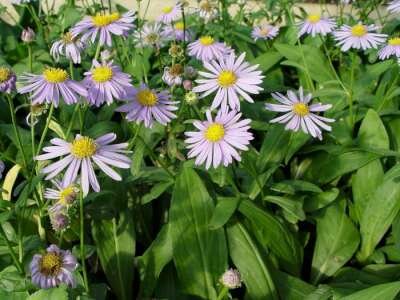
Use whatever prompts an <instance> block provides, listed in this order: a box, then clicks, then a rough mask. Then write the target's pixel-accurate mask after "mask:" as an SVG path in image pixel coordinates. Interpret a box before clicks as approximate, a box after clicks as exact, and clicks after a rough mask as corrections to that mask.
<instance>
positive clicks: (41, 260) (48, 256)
mask: <svg viewBox="0 0 400 300" xmlns="http://www.w3.org/2000/svg"><path fill="white" fill-rule="evenodd" d="M77 267H78V263H77V261H76V258H75V256H73V255H72V253H71V251H69V250H62V249H60V248H58V247H57V246H56V245H50V246H49V247H48V248H47V249H46V253H44V254H35V255H34V256H33V258H32V261H31V263H30V271H31V276H32V283H33V284H35V285H37V286H39V287H40V288H42V289H49V288H52V287H56V286H59V285H60V284H62V283H64V284H66V285H68V286H70V287H75V286H76V280H75V278H74V275H73V272H74V271H75V270H76V268H77Z"/></svg>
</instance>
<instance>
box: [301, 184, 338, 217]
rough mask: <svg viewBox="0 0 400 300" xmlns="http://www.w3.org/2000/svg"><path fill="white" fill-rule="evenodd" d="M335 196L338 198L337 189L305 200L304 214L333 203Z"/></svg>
mask: <svg viewBox="0 0 400 300" xmlns="http://www.w3.org/2000/svg"><path fill="white" fill-rule="evenodd" d="M337 196H339V189H337V188H332V189H330V190H328V191H325V192H322V193H319V194H314V195H312V196H310V197H307V198H305V200H304V205H303V208H304V210H305V211H306V212H312V211H316V210H318V209H321V208H324V207H325V206H327V205H328V204H329V203H331V202H333V201H335V199H336V198H337Z"/></svg>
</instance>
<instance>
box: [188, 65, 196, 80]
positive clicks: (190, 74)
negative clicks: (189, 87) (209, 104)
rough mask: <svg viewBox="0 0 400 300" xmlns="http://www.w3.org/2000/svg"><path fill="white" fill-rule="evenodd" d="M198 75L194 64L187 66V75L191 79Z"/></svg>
mask: <svg viewBox="0 0 400 300" xmlns="http://www.w3.org/2000/svg"><path fill="white" fill-rule="evenodd" d="M196 76H197V70H196V69H195V68H193V67H192V66H186V67H185V77H187V78H189V79H194V78H195V77H196Z"/></svg>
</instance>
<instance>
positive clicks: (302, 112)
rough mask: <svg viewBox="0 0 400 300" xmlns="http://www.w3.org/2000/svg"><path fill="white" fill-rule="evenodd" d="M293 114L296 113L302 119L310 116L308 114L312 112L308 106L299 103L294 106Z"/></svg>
mask: <svg viewBox="0 0 400 300" xmlns="http://www.w3.org/2000/svg"><path fill="white" fill-rule="evenodd" d="M293 112H294V113H295V114H296V115H298V116H300V117H304V116H307V115H308V113H309V112H310V110H309V109H308V106H307V104H305V103H302V102H298V103H295V104H294V105H293Z"/></svg>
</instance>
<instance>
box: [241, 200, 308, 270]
mask: <svg viewBox="0 0 400 300" xmlns="http://www.w3.org/2000/svg"><path fill="white" fill-rule="evenodd" d="M239 211H240V212H241V213H242V214H243V215H245V216H246V218H247V219H248V220H249V221H250V224H251V225H252V233H253V234H254V235H255V236H256V238H257V239H258V241H259V242H260V243H261V245H262V246H264V247H268V248H269V249H271V251H272V252H273V253H274V254H275V255H276V256H277V257H278V259H279V263H280V264H281V265H282V268H283V269H284V270H286V271H287V272H289V273H291V274H293V275H298V274H299V273H300V268H301V264H302V260H303V249H302V247H301V246H300V244H299V242H298V240H297V239H296V238H295V237H294V236H293V234H292V232H291V231H290V230H289V229H288V228H287V227H286V226H285V225H284V224H283V223H281V222H280V221H278V220H277V219H276V218H275V217H274V216H273V215H272V214H270V213H269V212H266V211H264V210H262V209H260V208H258V207H257V206H256V205H255V204H253V203H252V202H250V201H249V200H242V201H241V203H240V205H239Z"/></svg>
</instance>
